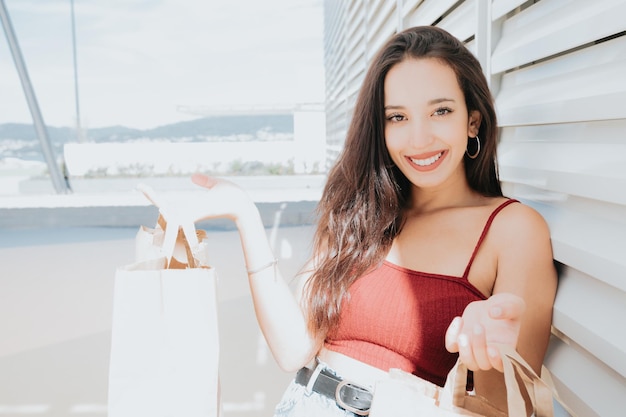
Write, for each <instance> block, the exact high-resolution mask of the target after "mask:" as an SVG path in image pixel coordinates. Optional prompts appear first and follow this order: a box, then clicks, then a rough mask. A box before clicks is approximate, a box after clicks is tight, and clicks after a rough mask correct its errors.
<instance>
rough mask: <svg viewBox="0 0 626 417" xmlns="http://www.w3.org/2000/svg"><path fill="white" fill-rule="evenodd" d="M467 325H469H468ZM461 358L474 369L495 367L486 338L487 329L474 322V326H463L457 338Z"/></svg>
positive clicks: (469, 367) (468, 366)
mask: <svg viewBox="0 0 626 417" xmlns="http://www.w3.org/2000/svg"><path fill="white" fill-rule="evenodd" d="M466 327H467V326H466ZM456 345H457V346H458V352H459V358H460V359H461V361H462V362H463V363H464V364H465V366H467V368H468V369H470V370H472V371H477V370H484V371H486V370H489V369H491V368H493V367H494V366H493V362H496V364H497V361H493V362H492V358H490V356H489V349H488V347H487V341H486V338H485V329H484V328H483V326H481V325H480V324H474V325H473V326H472V328H463V329H461V331H460V332H459V334H458V337H457V338H456Z"/></svg>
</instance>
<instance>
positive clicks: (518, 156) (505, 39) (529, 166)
mask: <svg viewBox="0 0 626 417" xmlns="http://www.w3.org/2000/svg"><path fill="white" fill-rule="evenodd" d="M433 24H434V25H437V26H440V27H442V28H444V29H446V30H448V31H450V32H451V33H453V34H454V35H455V36H457V37H458V38H459V39H461V40H463V41H465V42H466V43H467V45H468V47H469V48H470V49H471V50H472V51H473V52H474V53H475V54H476V56H477V57H478V59H479V60H480V61H481V63H482V65H483V69H484V71H485V73H486V75H487V77H488V80H489V81H490V83H491V88H492V91H493V93H494V96H495V97H496V107H497V111H498V117H499V123H500V127H501V138H500V145H499V167H500V177H501V180H502V182H503V188H504V192H505V194H506V195H508V196H511V197H515V198H518V199H520V200H522V201H524V202H525V203H527V204H529V205H531V206H533V207H535V208H536V209H537V210H539V211H540V212H541V213H542V214H543V215H544V217H545V218H546V220H547V221H548V223H549V226H550V229H551V233H552V242H553V246H554V256H555V260H556V261H557V262H558V263H559V265H560V267H561V269H560V276H559V290H558V294H557V298H556V302H555V307H554V320H553V338H552V340H551V344H550V348H549V351H548V354H547V357H546V361H545V364H546V366H547V368H548V369H549V371H550V374H549V376H550V377H551V378H552V380H553V382H554V385H555V390H556V396H557V399H558V400H559V401H560V403H561V404H563V407H564V408H566V409H567V410H568V411H569V413H570V414H572V415H579V416H603V417H604V416H621V415H623V414H624V410H626V324H624V318H625V317H626V76H625V75H624V74H626V36H624V35H625V32H626V1H625V0H596V1H588V0H537V1H523V0H493V1H489V0H466V1H456V0H423V1H421V0H326V2H325V45H326V47H325V60H326V89H327V102H326V109H327V124H326V126H327V135H328V147H327V149H328V151H327V165H329V164H331V163H332V161H333V160H334V158H335V157H336V156H337V154H338V152H339V150H340V149H341V146H342V144H343V138H344V137H345V133H346V129H347V125H348V123H349V119H350V112H351V110H352V108H353V105H354V101H355V99H356V94H357V91H358V88H359V85H360V83H361V81H362V79H363V77H364V75H365V74H364V72H365V68H366V66H367V63H368V62H369V59H370V58H371V56H372V54H373V53H374V52H375V51H376V50H377V49H378V48H379V47H380V45H381V44H382V43H383V42H384V41H385V40H386V39H388V38H389V36H391V35H392V34H393V33H395V32H396V31H399V30H401V29H404V28H406V27H410V26H415V25H433ZM557 411H558V410H557ZM560 412H561V413H563V411H562V410H561V411H560Z"/></svg>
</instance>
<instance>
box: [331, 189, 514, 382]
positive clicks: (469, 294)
mask: <svg viewBox="0 0 626 417" xmlns="http://www.w3.org/2000/svg"><path fill="white" fill-rule="evenodd" d="M515 201H516V200H507V201H506V202H504V203H503V204H501V205H500V206H499V207H497V208H496V209H495V210H494V211H493V212H492V213H491V215H490V217H489V219H488V221H487V223H486V224H485V227H484V229H483V232H482V234H481V236H480V239H479V241H478V242H477V244H476V247H475V249H474V252H473V254H472V256H471V258H470V260H469V262H468V265H467V268H466V269H465V273H464V274H463V276H462V277H454V276H447V275H438V274H431V273H424V272H419V271H413V270H410V269H407V268H404V267H401V266H398V265H394V264H392V263H390V262H387V261H384V262H383V263H382V264H381V265H380V266H379V267H378V268H376V269H374V270H372V271H371V272H369V273H367V274H365V275H363V276H362V277H361V278H359V279H358V280H357V281H356V282H355V283H354V284H352V286H351V287H350V297H349V299H347V300H346V301H345V302H344V303H343V304H342V309H341V314H340V320H339V325H338V327H337V328H336V329H335V330H334V331H333V332H331V334H329V335H328V337H327V339H326V342H325V346H326V348H328V349H329V350H332V351H336V352H339V353H342V354H344V355H347V356H350V357H352V358H355V359H358V360H360V361H361V362H364V363H367V364H369V365H372V366H375V367H377V368H380V369H383V370H385V371H386V370H388V369H390V368H400V369H402V370H404V371H407V372H411V373H413V374H415V375H417V376H419V377H420V378H424V379H426V380H428V381H431V382H433V383H435V384H437V385H440V386H443V385H444V383H445V381H446V376H447V374H448V372H450V369H452V367H453V366H454V363H455V362H456V359H457V354H452V353H449V352H448V351H447V350H446V348H445V340H444V337H445V333H446V330H447V328H448V326H449V325H450V322H451V321H452V319H453V318H454V317H455V316H460V315H461V314H462V313H463V310H464V309H465V307H466V306H467V305H468V304H469V303H471V302H472V301H477V300H483V299H485V297H484V296H483V295H482V293H481V292H480V291H479V290H478V289H477V288H476V287H474V286H473V285H472V284H470V283H469V281H468V280H467V276H468V275H469V270H470V267H471V264H472V262H473V261H474V258H475V255H476V253H477V252H478V248H479V247H480V245H481V244H482V242H483V240H484V238H485V236H486V235H487V232H488V230H489V227H490V226H491V223H492V221H493V219H494V218H495V216H496V214H497V213H498V212H500V210H501V209H503V208H504V207H506V206H507V205H508V204H510V203H513V202H515Z"/></svg>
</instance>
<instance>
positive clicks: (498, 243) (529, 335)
mask: <svg viewBox="0 0 626 417" xmlns="http://www.w3.org/2000/svg"><path fill="white" fill-rule="evenodd" d="M490 234H493V235H492V242H494V243H495V244H492V245H490V247H491V248H493V250H495V251H496V252H497V253H496V256H497V273H496V279H495V282H494V287H493V293H492V296H491V297H489V299H487V300H485V301H478V302H474V303H471V304H470V305H468V306H467V308H466V309H465V311H464V313H463V316H462V318H456V319H455V320H454V321H453V323H452V324H451V326H450V328H449V330H448V333H447V335H446V347H447V348H448V350H450V351H452V352H454V351H458V352H459V357H460V358H461V360H462V361H463V362H464V363H465V364H466V365H467V366H468V368H469V369H472V370H474V371H476V372H475V378H474V380H475V386H476V391H477V393H478V394H482V395H484V396H485V397H487V398H489V399H491V400H492V401H493V402H495V403H499V404H496V405H499V406H501V405H502V404H503V402H502V400H503V398H502V396H503V395H504V392H505V391H504V389H503V388H504V387H503V384H502V374H501V373H500V372H496V371H494V368H495V369H497V370H498V371H501V370H502V362H501V359H500V357H499V356H498V354H497V352H496V351H495V349H493V347H491V346H490V344H493V343H503V344H508V345H510V346H514V347H516V349H517V351H518V352H519V354H520V355H521V356H522V357H523V358H524V359H525V360H526V361H527V362H528V363H529V364H530V366H532V367H533V369H534V370H535V372H537V374H539V373H540V371H541V366H542V363H543V359H544V356H545V353H546V350H547V347H548V342H549V338H550V328H551V324H552V307H553V304H554V297H555V295H556V288H557V275H556V269H555V266H554V262H553V257H552V246H551V242H550V232H549V230H548V226H547V224H546V222H545V220H544V219H543V217H541V215H540V214H539V213H537V212H536V211H535V210H533V209H532V208H530V207H528V206H525V205H522V204H513V205H511V206H509V207H507V210H503V211H502V212H501V213H500V214H499V215H498V216H497V217H496V219H495V220H494V223H493V225H492V229H491V231H490ZM494 397H495V398H494ZM504 404H505V403H504Z"/></svg>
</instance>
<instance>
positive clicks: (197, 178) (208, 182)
mask: <svg viewBox="0 0 626 417" xmlns="http://www.w3.org/2000/svg"><path fill="white" fill-rule="evenodd" d="M191 181H193V183H194V184H196V185H199V186H200V187H205V188H212V187H213V186H215V185H216V184H217V180H216V179H215V178H212V177H208V176H206V175H204V174H193V175H192V176H191Z"/></svg>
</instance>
